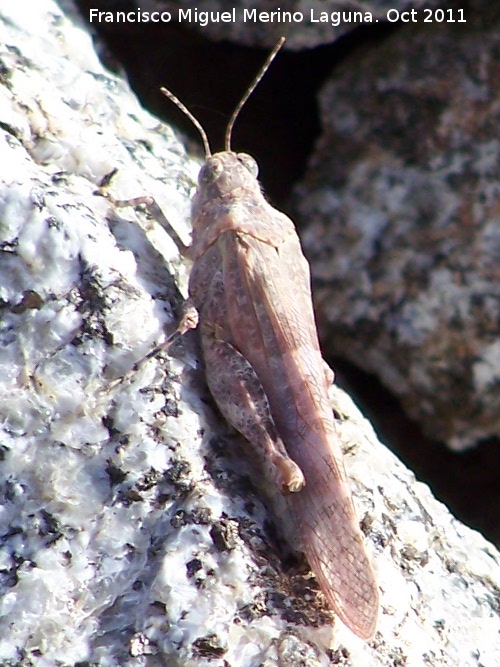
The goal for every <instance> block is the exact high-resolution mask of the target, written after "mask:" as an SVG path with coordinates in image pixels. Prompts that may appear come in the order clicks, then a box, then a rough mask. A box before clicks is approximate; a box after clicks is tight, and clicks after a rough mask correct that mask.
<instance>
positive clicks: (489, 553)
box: [0, 0, 500, 667]
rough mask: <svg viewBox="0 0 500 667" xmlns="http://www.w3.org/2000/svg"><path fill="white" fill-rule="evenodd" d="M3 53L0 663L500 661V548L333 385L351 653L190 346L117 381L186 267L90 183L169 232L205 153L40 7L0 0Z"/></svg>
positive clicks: (168, 306)
mask: <svg viewBox="0 0 500 667" xmlns="http://www.w3.org/2000/svg"><path fill="white" fill-rule="evenodd" d="M0 43H1V44H2V45H3V46H2V47H0V59H1V62H2V70H1V71H2V86H1V87H0V109H1V119H2V123H1V127H0V299H1V305H2V308H1V310H0V368H1V372H0V424H1V427H0V441H1V444H0V454H1V462H0V486H1V493H2V498H3V502H2V506H1V507H0V663H1V664H2V665H6V666H7V665H8V666H9V667H14V666H19V667H21V665H23V666H24V665H32V666H33V667H49V666H50V667H52V666H53V665H59V666H60V667H66V666H67V667H69V666H73V665H75V664H77V663H78V664H80V665H92V666H96V667H118V666H119V667H132V666H134V667H136V666H137V665H140V666H144V667H157V666H160V665H169V667H170V666H172V667H175V666H177V665H178V666H181V665H182V667H200V666H203V667H205V666H206V667H209V666H210V667H227V665H231V667H262V666H265V667H274V666H276V665H280V666H281V667H292V666H293V667H306V666H307V667H327V666H328V665H338V664H349V665H354V666H359V667H364V666H365V665H367V664H369V665H373V666H375V667H376V666H378V665H380V666H382V665H388V664H395V663H399V664H407V665H428V664H429V663H430V664H433V665H446V666H450V667H451V666H452V665H453V666H456V665H457V664H460V665H471V666H472V665H482V666H483V667H493V665H496V664H498V662H499V659H500V642H499V640H498V636H499V630H500V619H499V615H498V608H499V604H500V600H499V594H498V591H499V590H500V557H499V555H498V553H497V552H496V551H495V549H494V548H493V547H492V546H491V545H489V544H488V543H487V542H486V541H485V540H484V539H483V538H482V537H481V536H480V535H478V534H477V533H475V532H473V531H471V530H469V529H467V528H465V527H464V526H462V525H461V524H460V523H459V522H457V521H456V520H454V519H453V518H452V517H451V515H450V514H449V513H448V511H447V510H446V509H445V507H444V506H443V505H441V504H439V503H438V502H436V501H435V500H434V499H433V498H432V496H431V494H430V492H429V490H428V489H427V487H425V486H424V485H422V484H419V483H416V482H415V479H414V476H413V474H412V473H411V472H410V471H408V470H406V469H405V468H404V466H402V465H401V464H400V463H399V462H398V461H397V460H396V459H395V457H394V456H392V455H391V454H390V453H389V452H388V451H387V450H386V449H385V448H384V447H383V446H382V445H381V444H380V443H379V442H377V439H376V437H375V435H374V433H373V430H372V429H371V427H370V425H369V424H368V422H367V421H366V420H364V419H363V417H362V416H361V415H360V413H359V412H358V411H357V409H356V407H355V406H354V405H353V404H352V402H351V401H350V399H349V398H348V397H347V396H346V395H345V394H344V393H342V392H341V391H340V390H339V389H336V388H333V389H332V400H333V402H334V404H335V406H336V410H337V411H338V414H339V415H342V417H341V418H339V419H338V427H339V437H340V438H341V441H342V443H343V447H344V451H345V457H346V465H347V469H348V474H349V476H350V479H351V481H352V486H353V491H354V494H355V502H356V506H357V511H358V513H359V518H360V520H361V521H362V526H363V530H364V532H365V534H366V541H367V549H368V551H369V554H370V557H371V558H372V560H373V563H374V566H375V569H376V572H377V577H378V582H379V585H380V589H381V594H382V608H381V615H380V622H379V628H378V632H377V634H376V636H375V638H374V640H373V641H372V642H370V643H369V644H367V643H363V642H362V641H361V640H359V639H357V638H356V637H354V636H353V635H352V634H351V633H350V632H349V631H348V630H347V629H346V628H345V627H343V626H342V625H341V624H339V623H335V619H334V618H332V616H331V614H330V613H329V612H328V610H326V609H325V606H324V604H323V602H322V599H321V595H320V594H319V593H318V590H317V588H316V587H315V584H314V581H313V580H312V579H311V577H310V574H309V573H308V570H307V567H306V565H305V564H304V563H303V562H301V561H300V560H297V559H295V560H291V559H284V558H283V554H284V553H286V550H284V548H283V547H281V546H280V545H279V543H278V542H277V540H276V539H275V531H274V530H273V528H272V525H273V524H272V521H273V520H272V517H271V516H270V514H269V513H268V511H267V510H266V507H265V505H264V504H263V502H262V498H261V496H260V494H259V492H258V491H257V487H256V485H255V484H254V481H255V480H254V479H252V477H250V476H249V474H248V470H249V468H248V465H247V463H246V462H245V461H244V459H242V458H241V457H239V456H237V455H235V456H232V457H229V456H228V452H229V451H231V450H234V449H235V447H236V445H237V444H238V443H239V444H240V446H243V443H241V440H240V439H239V438H237V437H236V436H235V435H234V434H233V433H230V432H229V430H228V428H227V427H226V426H224V424H221V422H220V418H219V417H217V415H216V414H215V413H214V411H213V410H212V408H211V407H210V401H209V399H208V397H207V393H206V389H205V385H204V382H203V377H202V374H201V372H200V369H199V361H198V355H197V347H196V335H194V334H193V335H188V336H187V337H186V339H185V340H183V341H181V342H180V343H179V344H177V345H176V346H175V348H174V349H172V350H171V351H170V355H169V356H166V355H163V356H162V358H153V359H151V360H150V361H148V362H147V363H146V364H144V365H141V366H140V367H139V369H138V370H137V371H135V372H132V373H127V371H128V370H130V369H131V368H132V366H133V364H134V363H135V362H136V361H137V360H139V359H141V358H142V357H143V356H144V355H145V354H146V353H147V352H148V351H149V350H150V349H151V347H152V346H153V345H154V343H155V342H156V341H158V340H160V339H161V338H162V336H163V329H164V328H165V327H167V328H171V327H172V326H173V323H174V321H175V313H174V310H175V307H176V306H177V305H178V303H179V301H180V298H181V295H180V294H179V291H178V288H177V286H180V291H181V292H182V291H183V290H184V289H185V267H184V265H183V264H182V262H181V261H180V260H179V258H178V255H177V252H176V249H175V246H174V244H173V243H172V241H171V240H170V239H169V238H168V237H167V236H166V235H165V234H164V233H163V232H162V230H161V229H158V226H157V225H156V224H155V223H154V221H152V220H150V219H148V217H147V216H146V215H145V214H144V213H143V212H140V211H139V212H137V213H136V212H134V211H133V210H132V209H120V210H117V209H115V208H114V207H113V206H112V205H111V204H110V202H109V201H108V200H106V199H105V198H103V197H101V196H99V195H97V194H96V191H97V189H98V186H99V185H100V184H102V183H103V182H106V183H107V185H108V188H109V190H110V191H111V192H112V194H113V195H115V197H119V198H125V197H131V196H137V195H140V194H143V193H152V194H154V196H155V197H156V198H157V199H158V201H159V203H160V204H161V206H162V207H163V208H164V210H165V211H166V212H168V215H169V218H170V220H171V222H172V224H174V226H175V227H176V228H177V229H178V231H179V233H180V234H181V235H183V236H184V235H185V236H186V238H187V227H186V224H185V223H186V218H187V208H188V198H189V194H190V193H191V192H192V190H193V183H194V179H195V176H196V173H197V170H198V167H199V165H198V164H197V163H195V162H194V161H193V160H191V159H189V158H188V157H187V156H186V155H185V152H184V150H183V148H182V146H181V145H180V144H179V142H178V140H177V139H176V138H175V135H174V133H173V132H172V131H171V130H170V129H169V128H168V127H166V126H165V125H163V124H161V123H159V122H158V121H157V120H156V119H154V118H152V117H151V116H150V115H148V114H147V113H146V112H144V111H143V110H142V109H141V108H140V107H139V106H138V104H137V102H136V100H135V98H134V97H133V95H132V94H131V92H130V91H129V90H128V88H127V86H126V85H125V84H124V82H123V81H120V80H119V79H117V78H115V77H113V76H112V75H110V74H109V72H107V71H105V70H104V69H103V68H102V66H101V65H100V63H99V62H98V60H97V58H96V56H95V54H94V52H93V50H92V45H91V41H90V39H89V37H88V35H87V34H85V33H84V32H83V31H82V30H80V29H79V28H76V27H75V26H74V25H72V24H71V23H70V22H69V21H68V20H67V19H66V18H65V17H64V16H63V15H62V14H61V11H60V9H59V8H58V7H57V6H56V5H55V4H54V3H53V2H51V1H50V0H39V2H38V3H37V4H36V6H35V7H33V9H32V12H31V13H30V15H29V16H28V17H26V12H25V11H24V10H23V8H22V7H21V5H20V3H19V5H11V6H10V7H9V9H8V10H6V9H5V8H2V10H1V11H0ZM115 170H116V172H115ZM112 174H113V176H111V175H112ZM124 374H125V377H123V376H124ZM120 378H123V379H122V380H121V381H120ZM279 523H280V522H279V521H276V520H274V525H276V526H278V528H279Z"/></svg>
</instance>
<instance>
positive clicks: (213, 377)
mask: <svg viewBox="0 0 500 667" xmlns="http://www.w3.org/2000/svg"><path fill="white" fill-rule="evenodd" d="M200 329H201V339H202V346H203V356H204V359H205V364H206V369H207V373H206V377H207V382H208V386H209V387H210V391H211V392H212V396H213V397H214V399H215V401H216V403H217V405H218V406H219V409H220V411H221V412H222V414H223V415H224V417H225V418H226V419H227V421H228V422H229V423H230V424H231V425H232V426H233V427H234V428H235V429H236V430H237V431H239V432H240V433H241V434H242V435H243V436H244V437H245V438H246V439H247V440H248V441H249V442H250V443H251V444H252V445H254V447H256V448H257V450H258V451H260V453H261V456H262V460H263V462H264V465H265V466H267V468H268V470H269V474H270V477H271V479H272V481H273V482H274V483H275V484H276V486H277V487H278V488H279V489H280V491H281V492H282V493H284V494H286V493H294V492H297V491H300V490H301V489H302V488H303V486H304V484H305V480H304V475H303V473H302V470H301V469H300V468H299V466H298V465H297V464H296V463H295V462H294V461H292V459H291V458H290V457H289V456H288V454H287V452H286V449H285V445H284V444H283V441H282V440H281V438H280V437H279V435H278V432H277V429H276V426H275V424H274V420H273V418H272V416H271V411H270V408H269V401H268V399H267V396H266V393H265V391H264V388H263V387H262V385H261V383H260V380H259V378H258V377H257V375H256V373H255V371H254V369H253V368H252V366H251V365H250V363H249V362H248V361H247V360H246V359H245V357H244V356H243V355H242V354H240V352H238V350H237V349H236V348H235V347H233V345H231V343H228V342H227V341H225V340H223V339H222V338H221V337H220V336H221V334H222V331H221V328H220V327H219V326H218V325H217V324H213V323H209V322H203V323H202V324H201V326H200Z"/></svg>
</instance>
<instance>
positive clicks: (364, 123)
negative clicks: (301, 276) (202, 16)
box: [294, 9, 500, 449]
mask: <svg viewBox="0 0 500 667" xmlns="http://www.w3.org/2000/svg"><path fill="white" fill-rule="evenodd" d="M497 14H498V12H497ZM478 16H479V15H478ZM480 16H481V18H482V22H483V23H482V25H479V24H478V22H479V18H477V21H476V23H473V22H472V23H471V22H469V23H466V24H458V23H456V24H454V25H453V24H448V25H441V26H424V25H419V26H417V27H415V28H408V29H405V30H403V31H400V32H398V33H396V34H394V35H393V36H392V37H391V38H389V40H388V41H386V42H385V43H384V44H383V45H381V46H379V48H377V49H374V50H371V51H369V52H365V53H363V54H359V55H358V56H355V57H353V58H352V60H351V61H350V62H349V66H348V67H347V66H345V67H343V68H341V69H338V70H337V71H336V74H335V78H332V79H331V80H330V81H329V82H328V83H327V84H326V85H325V87H324V89H323V91H322V93H321V114H322V122H323V134H322V137H321V138H320V139H319V141H318V142H317V145H316V149H315V153H314V155H313V156H312V158H311V160H310V164H309V168H308V171H307V174H306V176H305V178H304V180H303V182H302V183H301V184H300V185H299V186H298V187H297V188H296V190H295V206H294V209H295V212H296V215H297V218H298V219H299V220H300V221H302V222H304V224H305V225H306V227H307V229H306V230H305V231H304V235H303V241H304V246H305V250H306V254H307V255H308V258H309V260H310V262H311V264H312V267H313V282H314V287H315V290H314V291H315V297H316V305H317V310H318V314H319V315H318V317H319V319H320V321H321V328H322V332H323V334H324V336H325V339H326V340H328V344H329V346H330V349H333V350H335V351H336V353H337V354H339V355H341V356H345V357H347V358H348V359H350V360H352V361H353V362H354V363H355V364H357V365H359V366H360V367H362V368H363V369H364V370H366V371H368V372H371V373H375V374H376V375H377V376H378V377H379V378H380V380H381V381H382V382H383V383H384V384H385V385H386V386H387V387H388V388H389V389H390V391H391V392H392V393H393V394H395V395H397V396H398V397H399V398H400V400H401V402H402V404H403V406H404V408H405V409H406V411H407V412H408V414H409V415H410V416H411V417H413V418H414V419H415V420H417V421H418V422H419V424H420V425H421V426H422V428H423V429H424V430H425V432H426V433H427V434H429V435H430V436H431V437H433V438H436V439H440V440H442V441H444V442H446V443H447V444H448V445H449V446H450V447H452V448H455V449H463V448H465V447H467V446H470V445H473V444H475V443H477V442H478V441H480V440H481V439H486V438H490V437H493V436H499V435H500V394H499V392H498V391H497V388H498V386H499V382H500V342H499V332H500V261H499V260H500V218H499V210H500V209H499V205H500V189H499V185H498V183H499V178H500V168H499V164H500V142H499V140H498V125H499V122H500V115H499V108H500V96H499V92H498V86H497V79H498V43H499V36H500V23H499V17H498V16H495V15H494V10H493V9H492V10H491V12H490V14H489V15H488V12H487V11H485V12H484V14H482V15H480Z"/></svg>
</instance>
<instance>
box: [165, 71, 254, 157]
mask: <svg viewBox="0 0 500 667" xmlns="http://www.w3.org/2000/svg"><path fill="white" fill-rule="evenodd" d="M261 76H262V75H261ZM254 88H255V85H254ZM160 90H161V92H162V93H163V94H164V95H165V97H168V99H169V100H170V101H171V102H173V103H174V104H175V106H176V107H178V108H179V109H180V110H181V111H182V113H183V114H184V115H185V116H187V117H188V118H189V120H190V121H191V122H192V123H193V125H194V126H195V128H196V129H197V130H198V132H199V133H200V137H201V139H202V141H203V148H204V149H205V159H208V158H209V157H210V156H211V155H212V151H211V149H210V142H209V141H208V136H207V133H206V132H205V130H204V129H203V125H202V124H201V123H200V121H199V120H198V119H197V118H196V116H195V115H194V114H192V113H191V111H189V109H188V108H187V106H186V105H185V104H183V103H182V102H181V101H180V99H179V98H178V97H177V96H176V95H174V94H173V92H172V91H170V90H169V89H168V88H160Z"/></svg>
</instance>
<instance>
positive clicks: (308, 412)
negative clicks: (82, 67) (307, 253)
mask: <svg viewBox="0 0 500 667" xmlns="http://www.w3.org/2000/svg"><path fill="white" fill-rule="evenodd" d="M283 41H284V39H281V40H280V41H279V42H278V44H277V45H276V47H275V48H274V49H273V51H272V52H271V54H270V55H269V56H268V58H267V60H266V62H265V63H264V65H263V66H262V68H261V70H260V71H259V73H258V74H257V76H256V77H255V79H254V81H253V82H252V84H251V86H250V87H249V88H248V90H247V92H246V93H245V95H244V96H243V98H242V100H241V102H240V103H239V104H238V106H237V107H236V109H235V111H234V112H233V115H232V117H231V119H230V121H229V123H228V126H227V129H226V137H225V150H224V151H223V152H221V153H216V154H215V155H212V153H211V150H210V145H209V142H208V137H207V135H206V133H205V131H204V129H203V127H202V126H201V124H200V123H199V122H198V120H197V119H196V118H195V117H194V116H193V115H192V114H191V112H190V111H189V110H188V109H187V108H186V107H185V106H184V105H183V104H182V103H181V102H180V101H179V100H178V99H177V98H176V97H175V95H173V94H172V93H171V92H170V91H168V90H166V89H164V88H162V92H163V93H164V94H165V95H166V96H167V97H169V98H170V99H171V100H172V101H173V102H174V103H175V104H176V105H177V106H178V107H179V108H180V109H181V110H182V111H183V112H184V113H185V114H186V115H187V116H188V117H189V118H190V119H191V121H192V122H193V123H194V125H195V126H196V127H197V129H198V131H199V132H200V135H201V137H202V139H203V143H204V146H205V154H206V161H205V164H204V165H203V167H202V168H201V171H200V174H199V177H198V188H197V190H196V193H195V195H194V197H193V200H192V213H191V217H192V227H193V232H192V244H191V246H189V247H188V248H186V247H185V246H184V247H183V252H184V254H185V255H187V257H189V258H190V259H191V261H192V262H193V266H192V269H191V273H190V279H189V296H190V298H189V304H190V307H189V308H187V309H186V311H185V312H186V314H185V316H184V317H183V318H182V320H181V324H180V325H179V327H178V329H177V334H179V333H183V332H185V331H187V330H188V329H189V328H193V327H196V326H197V324H198V317H199V329H200V333H201V343H202V350H203V357H204V364H205V371H206V379H207V382H208V385H209V388H210V391H211V393H212V395H213V397H214V399H215V401H216V403H217V405H218V407H219V409H220V411H221V412H222V414H223V415H224V417H225V418H226V419H227V421H228V422H229V423H230V424H231V425H232V426H233V427H234V428H235V429H237V430H238V431H239V432H240V433H241V434H242V435H244V436H245V438H246V439H247V440H248V441H249V442H250V443H251V445H253V446H254V447H255V448H256V450H257V452H258V453H259V454H260V456H261V459H262V462H263V465H264V466H265V467H266V468H267V472H268V474H269V475H270V477H271V479H272V480H273V481H274V482H275V484H276V485H277V487H278V488H279V489H280V491H281V492H282V493H283V494H286V502H287V505H288V508H289V511H290V513H291V518H292V521H293V523H294V525H295V526H296V531H297V537H298V541H299V544H300V547H301V549H302V550H303V552H304V553H305V555H306V557H307V560H308V562H309V565H310V567H311V569H312V571H313V573H314V574H315V576H316V578H317V580H318V582H319V585H320V587H321V590H322V592H323V593H324V595H325V597H326V599H327V600H328V602H329V604H330V605H331V606H332V607H333V609H334V611H335V612H336V613H337V614H338V616H339V617H340V618H341V619H342V621H343V622H344V623H345V624H346V625H347V626H348V627H349V628H350V629H351V630H352V631H353V632H354V633H356V634H357V635H358V636H359V637H362V638H363V639H369V638H370V637H372V636H373V634H374V632H375V627H376V622H377V614H378V589H377V585H376V582H375V577H374V574H373V570H372V568H371V565H370V562H369V560H368V558H367V555H366V552H365V548H364V543H363V537H362V534H361V531H360V528H359V525H358V522H357V520H356V515H355V513H354V507H353V503H352V500H351V492H350V489H349V484H348V480H347V477H346V472H345V469H344V463H343V458H342V452H341V449H340V444H339V440H338V437H337V435H336V433H335V424H334V418H333V412H332V408H331V406H330V402H329V398H328V385H329V383H330V382H331V381H332V379H333V377H332V373H331V371H329V369H328V368H327V367H326V368H327V370H325V366H326V364H325V363H324V361H323V359H322V356H321V351H320V347H319V342H318V335H317V331H316V325H315V319H314V313H313V306H312V298H311V287H310V274H309V265H308V263H307V260H306V259H305V257H304V255H303V254H302V250H301V246H300V242H299V238H298V236H297V233H296V231H295V227H294V224H293V222H292V221H291V220H290V219H289V218H288V217H287V216H286V215H284V214H283V213H281V212H279V211H277V210H276V209H274V208H273V207H272V206H271V205H270V204H269V203H268V202H267V201H266V199H265V198H264V196H263V194H262V191H261V187H260V184H259V182H258V180H257V173H258V167H257V163H256V162H255V160H254V159H253V158H252V157H251V156H250V155H247V154H245V153H235V152H233V151H232V150H231V131H232V128H233V125H234V121H235V119H236V117H237V115H238V113H239V111H240V110H241V108H242V107H243V105H244V103H245V102H246V100H247V99H248V97H249V96H250V94H251V93H252V92H253V90H254V88H255V87H256V85H257V84H258V82H259V81H260V79H261V78H262V76H263V75H264V73H265V71H266V70H267V68H268V67H269V65H270V63H271V61H272V60H273V58H274V56H275V55H276V53H277V52H278V50H279V49H280V48H281V46H282V44H283ZM175 236H176V235H175ZM176 238H177V240H178V237H177V236H176ZM194 309H196V312H197V315H196V312H195V310H194ZM171 338H172V337H171ZM148 356H149V355H148Z"/></svg>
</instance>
